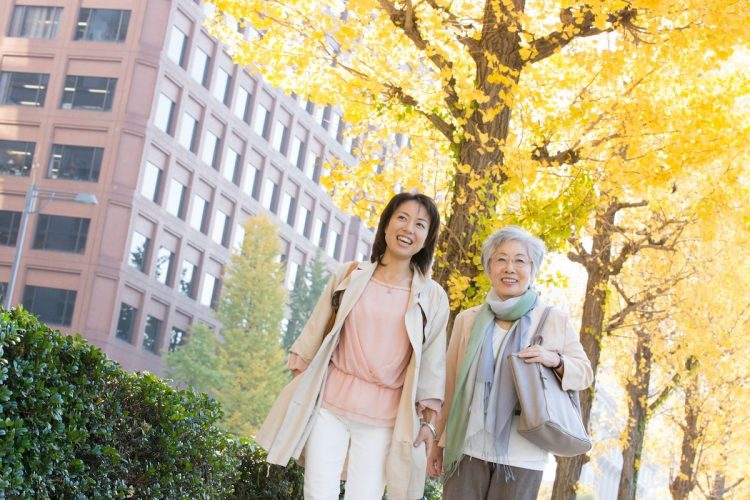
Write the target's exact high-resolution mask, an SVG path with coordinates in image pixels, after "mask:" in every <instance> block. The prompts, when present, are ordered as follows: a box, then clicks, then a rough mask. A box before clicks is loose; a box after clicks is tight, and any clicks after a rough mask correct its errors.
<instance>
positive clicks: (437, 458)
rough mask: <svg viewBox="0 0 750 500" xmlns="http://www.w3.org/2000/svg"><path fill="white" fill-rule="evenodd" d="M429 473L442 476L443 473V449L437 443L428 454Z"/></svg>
mask: <svg viewBox="0 0 750 500" xmlns="http://www.w3.org/2000/svg"><path fill="white" fill-rule="evenodd" d="M427 473H428V474H429V475H430V477H440V475H441V474H442V473H443V449H442V448H441V447H440V446H437V444H436V445H435V446H433V447H432V451H431V452H430V454H429V455H428V456H427Z"/></svg>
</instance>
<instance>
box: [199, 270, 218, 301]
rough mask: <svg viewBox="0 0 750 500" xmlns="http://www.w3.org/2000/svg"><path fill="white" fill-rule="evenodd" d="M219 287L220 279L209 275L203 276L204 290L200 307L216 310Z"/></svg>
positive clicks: (202, 290)
mask: <svg viewBox="0 0 750 500" xmlns="http://www.w3.org/2000/svg"><path fill="white" fill-rule="evenodd" d="M218 285H219V279H218V278H217V277H216V276H214V275H212V274H209V273H206V274H205V275H203V288H202V289H201V296H200V300H199V301H198V302H199V303H200V305H202V306H206V307H210V308H212V309H215V308H216V305H217V304H216V302H217V299H218V297H217V296H218V290H219V286H218Z"/></svg>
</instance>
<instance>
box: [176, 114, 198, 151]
mask: <svg viewBox="0 0 750 500" xmlns="http://www.w3.org/2000/svg"><path fill="white" fill-rule="evenodd" d="M197 131H198V119H197V118H193V115H191V114H190V113H187V112H186V113H183V114H182V126H181V127H180V135H179V137H177V142H179V143H180V145H181V146H182V147H183V148H185V149H187V150H188V151H192V152H193V153H195V143H196V142H197V141H196V140H195V137H196V135H197Z"/></svg>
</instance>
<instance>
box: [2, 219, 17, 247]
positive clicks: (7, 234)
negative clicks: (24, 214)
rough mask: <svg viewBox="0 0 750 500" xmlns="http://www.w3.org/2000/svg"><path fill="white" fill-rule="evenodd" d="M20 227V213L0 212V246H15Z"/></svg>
mask: <svg viewBox="0 0 750 500" xmlns="http://www.w3.org/2000/svg"><path fill="white" fill-rule="evenodd" d="M20 225H21V212H12V211H10V210H0V245H5V246H9V247H14V246H16V240H17V239H18V227H19V226H20Z"/></svg>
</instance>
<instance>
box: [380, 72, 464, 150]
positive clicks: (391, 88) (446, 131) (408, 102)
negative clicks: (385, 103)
mask: <svg viewBox="0 0 750 500" xmlns="http://www.w3.org/2000/svg"><path fill="white" fill-rule="evenodd" d="M385 87H386V89H388V95H389V97H392V98H395V99H398V100H399V101H400V102H401V104H404V105H405V106H412V107H413V108H414V110H415V111H416V112H417V113H419V114H421V115H422V116H424V117H425V118H427V119H428V120H430V122H432V124H433V125H435V128H437V129H438V130H439V131H440V133H441V134H443V135H444V136H445V137H446V138H447V139H448V140H452V139H453V133H454V132H455V130H456V129H455V127H454V126H453V125H451V124H449V123H448V122H446V121H445V120H443V119H442V118H440V117H439V116H438V115H436V114H435V113H427V112H426V111H422V110H421V109H420V108H419V103H418V102H417V100H416V99H415V98H414V97H412V96H410V95H409V94H407V93H406V92H404V90H403V89H402V88H401V87H398V86H396V85H393V84H390V83H388V84H385Z"/></svg>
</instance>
